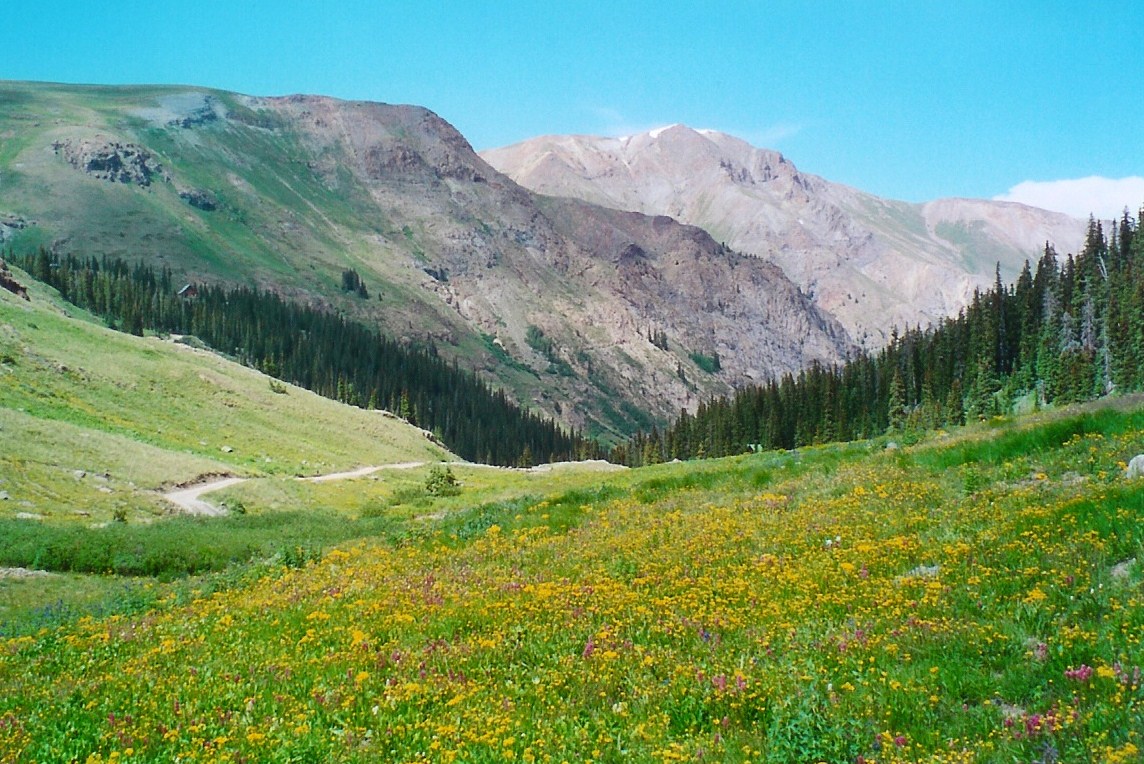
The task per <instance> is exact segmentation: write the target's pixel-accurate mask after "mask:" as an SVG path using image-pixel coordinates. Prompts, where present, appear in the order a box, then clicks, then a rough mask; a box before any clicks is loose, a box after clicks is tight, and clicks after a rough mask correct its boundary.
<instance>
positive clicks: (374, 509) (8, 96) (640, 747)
mask: <svg viewBox="0 0 1144 764" xmlns="http://www.w3.org/2000/svg"><path fill="white" fill-rule="evenodd" d="M923 169H924V168H923ZM920 171H921V170H920V169H919V172H920ZM1141 217H1144V212H1142V213H1141V216H1140V217H1136V216H1134V215H1133V214H1132V213H1131V212H1130V211H1129V209H1125V210H1124V211H1123V213H1122V214H1120V215H1119V216H1118V217H1116V218H1113V219H1108V218H1102V217H1099V214H1098V213H1094V214H1093V215H1092V216H1090V217H1089V218H1088V220H1087V222H1086V221H1085V220H1082V219H1076V218H1073V217H1070V216H1068V215H1065V214H1063V213H1059V212H1050V211H1047V210H1040V209H1035V208H1032V207H1028V206H1025V205H1022V204H1018V203H1015V202H1009V201H1005V202H1002V201H987V200H983V199H976V200H974V199H938V200H933V201H931V202H926V203H911V202H903V201H896V200H891V199H884V198H881V197H877V196H874V195H873V194H870V193H866V192H863V191H858V190H856V189H853V188H849V187H847V186H843V185H842V184H839V183H833V182H830V181H827V180H825V179H823V178H820V177H817V176H815V175H811V174H809V173H807V172H804V171H802V170H799V169H797V168H796V167H795V166H794V164H793V163H792V162H791V161H790V160H789V159H787V158H786V157H784V156H783V155H782V154H779V153H778V152H777V151H773V150H769V149H762V148H756V147H753V146H751V145H750V144H748V143H747V142H745V141H742V140H740V139H738V138H732V137H731V136H729V135H726V134H724V133H721V132H718V131H714V130H692V129H691V128H687V127H685V126H682V125H672V126H670V127H664V128H656V129H654V130H650V131H643V132H640V131H634V132H633V133H632V134H631V135H625V136H623V137H599V136H582V135H576V136H544V137H542V138H536V139H533V140H530V141H525V142H524V143H520V144H517V145H514V146H510V147H506V148H502V149H493V150H485V151H482V152H481V153H477V152H476V151H474V150H473V147H472V146H470V145H469V142H468V141H467V140H466V138H465V137H464V136H462V134H461V133H460V132H459V131H458V130H457V129H456V128H454V127H453V126H452V125H450V124H449V123H448V122H446V121H445V120H444V119H442V118H441V117H439V116H437V114H435V113H433V112H431V111H429V110H428V109H425V108H422V107H419V106H395V105H389V104H381V103H373V102H368V101H348V100H339V99H336V98H331V97H325V96H314V95H294V96H282V97H261V96H248V95H242V94H239V93H234V92H229V91H224V90H219V89H212V88H205V87H190V86H173V85H154V86H150V85H149V86H144V85H116V86H112V85H87V86H81V85H64V84H47V83H28V82H0V256H2V259H0V764H17V763H19V764H24V763H25V762H27V763H32V762H35V763H37V764H55V763H56V762H69V763H70V762H76V763H78V764H112V763H114V764H127V763H128V762H131V763H136V764H144V763H146V764H151V763H154V762H163V763H169V764H186V763H189V762H232V763H234V764H241V763H247V764H250V763H253V762H276V763H279V764H302V763H310V762H347V763H349V762H362V763H365V762H406V763H408V764H436V763H438V762H443V763H452V762H456V763H457V764H462V763H464V764H470V763H471V764H480V763H487V764H493V763H498V762H524V763H525V764H537V763H544V764H557V763H559V764H565V763H567V764H573V763H578V762H595V763H597V764H605V763H617V764H618V763H619V762H728V763H731V762H735V763H738V762H757V763H759V764H786V763H787V762H797V763H802V762H805V763H806V764H817V763H819V762H829V763H831V764H835V763H838V764H921V763H924V764H969V763H970V762H989V763H991V764H993V763H995V764H1002V763H1004V764H1009V763H1011V762H1022V763H1027V764H1033V763H1034V762H1035V763H1037V764H1057V763H1060V764H1063V763H1065V762H1102V763H1104V764H1129V763H1130V762H1139V761H1142V760H1144V232H1142V231H1141V230H1140V219H1141Z"/></svg>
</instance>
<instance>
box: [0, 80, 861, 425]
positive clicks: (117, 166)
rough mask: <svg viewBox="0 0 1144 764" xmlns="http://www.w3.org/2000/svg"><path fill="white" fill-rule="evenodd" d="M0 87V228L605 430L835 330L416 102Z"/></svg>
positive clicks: (760, 272)
mask: <svg viewBox="0 0 1144 764" xmlns="http://www.w3.org/2000/svg"><path fill="white" fill-rule="evenodd" d="M0 103H3V104H4V107H5V108H3V109H0V134H4V135H6V136H8V137H9V139H10V140H9V142H8V144H7V146H8V148H7V149H6V151H4V152H3V153H0V218H3V219H13V220H17V219H18V220H20V221H27V223H26V225H24V227H22V228H9V229H8V234H7V236H8V242H7V246H11V247H14V248H18V249H25V248H29V247H35V246H46V247H48V248H49V249H50V250H52V251H54V252H57V253H60V254H64V253H74V254H78V255H83V256H97V257H98V256H100V255H104V254H107V255H111V256H116V257H126V258H128V259H138V260H142V261H144V262H149V263H152V264H155V265H159V266H166V267H170V268H171V269H172V270H173V271H174V272H175V273H176V275H177V276H178V278H179V279H180V280H184V279H185V280H206V281H226V282H231V283H242V284H251V285H256V286H259V287H261V288H264V289H271V290H273V291H275V292H278V293H279V294H282V295H284V296H288V297H291V298H293V299H297V300H301V301H305V302H308V303H317V304H324V305H326V306H328V307H329V309H332V310H338V311H343V312H346V313H349V314H351V315H354V316H355V317H357V318H358V319H360V320H363V321H366V322H368V323H370V324H375V325H377V326H378V327H379V328H380V329H381V330H382V331H384V332H386V333H387V334H390V335H391V336H395V337H398V338H401V339H404V340H406V341H408V342H411V343H432V344H433V346H434V347H436V348H437V350H438V352H440V353H442V354H445V355H446V356H447V357H451V358H455V359H456V360H457V362H458V363H459V364H462V365H464V366H466V367H468V368H473V369H475V370H477V371H478V372H479V373H481V374H483V375H485V376H487V377H489V378H491V379H492V380H494V381H495V382H496V383H497V384H498V385H500V386H502V387H503V388H504V389H505V390H506V392H507V393H508V394H509V396H510V397H513V398H515V399H517V400H518V401H521V402H523V403H525V404H526V405H528V406H530V407H532V408H534V409H538V410H541V411H543V412H545V413H548V414H550V415H552V416H555V417H557V418H558V419H560V420H562V421H564V422H565V423H567V424H569V425H571V426H575V427H577V428H581V429H583V430H586V431H588V432H589V433H595V434H599V435H601V436H603V437H605V439H608V438H611V439H614V438H617V437H621V436H622V435H624V434H626V433H627V432H630V431H631V430H632V429H633V428H635V427H646V426H650V425H651V424H654V423H656V422H657V421H664V419H665V418H666V417H669V416H672V415H674V414H676V413H678V411H679V409H680V408H686V407H693V406H695V405H696V404H697V403H698V401H699V400H701V399H703V398H706V397H708V396H710V395H713V394H720V393H725V392H728V391H730V390H731V389H732V388H733V387H735V386H738V385H741V384H743V383H746V382H749V381H752V380H756V381H757V380H762V379H766V378H769V377H772V376H775V375H778V374H781V373H783V372H787V371H796V370H798V369H800V368H803V367H804V366H805V365H806V364H808V363H811V362H814V361H820V362H825V363H831V362H836V361H838V360H841V359H842V358H844V357H845V356H846V355H847V354H848V353H849V352H851V350H852V347H853V346H852V344H851V343H850V341H849V338H848V336H847V335H846V332H845V331H844V330H843V329H842V328H841V327H840V326H839V325H838V324H837V322H835V321H834V320H833V319H832V318H831V317H830V316H829V315H828V314H826V313H824V312H823V311H821V310H819V309H818V308H817V307H816V306H814V305H813V304H812V303H811V301H810V300H809V299H808V298H807V296H806V295H805V294H803V293H802V292H801V291H800V290H799V289H798V288H797V287H796V286H795V285H794V284H793V283H791V282H790V280H789V279H787V278H786V277H785V276H784V275H783V273H782V272H781V271H780V270H779V269H777V268H775V267H774V266H772V265H771V264H769V263H766V262H764V261H762V260H759V259H757V258H751V257H744V256H742V255H740V254H738V253H736V252H734V251H732V250H731V249H730V248H728V247H725V246H723V245H720V244H719V243H717V242H716V241H714V240H713V239H712V238H711V237H710V236H709V235H708V234H707V233H706V232H704V231H702V230H700V229H698V228H693V227H689V226H685V225H681V224H679V223H677V222H675V221H674V220H671V219H669V218H667V217H663V216H658V217H656V216H646V215H641V214H635V213H625V212H617V211H615V210H611V209H606V208H601V207H597V206H594V205H591V204H586V203H584V202H580V201H574V200H567V199H563V200H562V199H551V198H547V197H543V196H538V195H536V194H535V193H533V192H531V191H528V190H526V189H524V188H522V187H521V186H519V185H518V184H516V183H515V182H514V181H512V180H511V179H509V178H507V177H505V176H503V175H501V174H500V173H498V172H497V171H496V170H494V169H493V168H492V167H490V166H489V165H488V164H487V163H486V162H485V161H484V160H483V159H481V158H480V157H479V156H477V155H476V154H475V153H474V152H473V150H472V148H471V147H470V146H469V144H468V142H467V141H466V140H465V139H464V137H463V136H461V135H460V133H458V132H457V131H456V130H455V129H454V128H453V127H452V126H451V125H449V124H448V123H447V122H445V121H444V120H443V119H441V118H440V117H439V116H437V115H436V114H433V113H432V112H430V111H428V110H426V109H423V108H420V107H415V106H393V105H386V104H377V103H364V102H345V101H338V100H336V99H332V98H326V97H320V96H289V97H282V98H257V97H249V96H242V95H237V94H233V93H225V92H220V91H209V90H204V89H196V88H102V87H100V88H84V87H72V86H51V85H27V84H24V83H0ZM116 157H118V162H116V161H115V158H116ZM143 181H146V182H143ZM349 270H352V271H354V272H355V273H357V274H358V276H359V277H360V281H361V283H362V284H363V285H364V286H365V287H367V288H366V289H364V290H362V291H361V292H346V291H343V289H342V288H341V284H342V282H343V275H344V274H345V273H346V272H347V271H349ZM363 294H368V295H369V297H368V299H367V298H365V297H363V296H362V295H363ZM653 339H654V341H653ZM708 359H719V361H720V363H719V364H717V366H718V368H716V369H712V368H711V365H710V364H709V363H708V362H707V361H708Z"/></svg>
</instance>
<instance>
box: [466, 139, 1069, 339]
mask: <svg viewBox="0 0 1144 764" xmlns="http://www.w3.org/2000/svg"><path fill="white" fill-rule="evenodd" d="M482 156H484V158H485V159H486V161H488V162H489V164H491V165H492V166H493V167H495V168H496V169H497V170H499V171H500V172H502V173H504V174H506V175H508V176H509V177H511V178H512V179H513V180H515V181H517V182H518V183H520V184H521V185H522V186H525V187H526V188H530V189H532V190H533V191H538V192H540V193H543V194H548V195H552V196H571V197H576V198H580V199H583V200H586V201H590V202H593V203H596V204H602V205H605V206H609V207H613V208H616V209H621V210H630V211H634V212H641V213H643V214H646V215H668V216H670V217H673V218H675V219H676V220H679V221H680V222H683V223H688V224H690V225H695V226H698V227H700V228H703V229H705V230H706V231H707V232H708V233H710V234H711V236H712V237H714V238H715V240H717V241H722V242H725V243H727V244H728V245H730V246H731V247H732V248H733V249H736V250H738V251H740V252H746V253H749V254H753V255H758V256H760V257H762V258H764V259H767V260H770V261H771V262H773V263H775V264H777V265H778V266H779V267H781V268H782V269H783V270H784V271H785V272H786V274H787V275H788V276H789V277H790V278H791V279H793V280H794V281H795V282H796V283H797V284H799V286H800V287H802V289H803V290H804V291H805V292H806V293H807V294H810V295H812V296H813V297H814V299H815V301H816V302H817V304H818V305H819V307H821V308H824V309H825V310H827V311H828V312H830V313H832V314H833V315H834V316H835V317H837V318H838V319H839V320H840V321H841V322H842V324H843V325H844V326H845V327H846V328H847V329H848V330H849V331H850V333H851V335H852V336H853V337H855V338H857V339H860V340H861V339H862V338H867V342H868V343H869V345H871V346H877V345H880V344H882V343H883V342H884V341H885V340H886V339H888V337H889V333H890V330H891V328H892V327H894V326H897V327H904V326H915V325H918V324H921V325H927V324H931V323H933V322H935V321H937V320H939V319H941V318H943V317H945V316H949V315H953V314H956V313H957V311H958V310H959V309H960V308H962V307H964V305H965V304H966V302H967V301H968V299H969V298H970V297H971V296H972V294H973V291H974V289H975V288H978V287H981V288H988V286H989V285H990V284H992V280H993V276H994V266H995V265H996V264H997V263H1000V266H1001V272H1002V275H1003V277H1005V278H1015V277H1016V275H1017V273H1018V272H1019V271H1020V268H1021V266H1022V265H1023V264H1024V262H1025V260H1026V259H1027V258H1031V259H1034V260H1035V259H1036V258H1037V257H1039V254H1040V253H1039V248H1040V246H1042V245H1043V243H1044V242H1045V241H1046V240H1047V241H1053V242H1055V243H1056V245H1057V246H1058V248H1060V249H1062V250H1067V249H1071V248H1075V247H1077V246H1079V244H1080V242H1081V240H1082V237H1083V232H1084V228H1083V225H1082V224H1081V223H1080V222H1078V221H1073V220H1070V219H1065V218H1063V217H1062V216H1060V215H1056V214H1054V213H1049V212H1046V211H1044V210H1036V209H1033V208H1023V209H1019V208H1016V207H1012V206H1009V207H1006V206H1003V205H1001V204H999V203H997V202H990V201H985V200H978V201H969V200H962V201H956V202H955V201H943V200H938V201H936V202H931V203H929V204H926V205H920V204H909V203H906V202H900V201H894V200H890V199H881V198H878V197H876V196H874V195H872V194H867V193H864V192H862V191H859V190H857V189H853V188H849V187H847V186H843V185H841V184H837V183H831V182H829V181H827V180H824V179H822V178H819V177H817V176H814V175H810V174H807V173H802V172H800V171H799V170H798V169H797V168H796V167H795V166H794V164H792V163H791V162H790V161H789V160H787V159H786V158H785V157H784V156H783V155H782V154H780V153H779V152H777V151H772V150H769V149H763V148H757V147H755V146H752V145H751V144H750V143H748V142H747V141H744V140H742V139H740V138H736V137H734V136H731V135H728V134H726V133H722V132H720V131H717V130H710V129H702V130H695V129H692V128H690V127H687V126H686V125H682V124H678V123H676V124H671V125H666V126H664V127H659V128H656V129H654V130H651V131H648V132H646V133H641V134H639V135H636V136H630V137H628V138H624V139H618V140H617V139H614V138H613V139H606V138H590V137H585V136H578V137H577V138H576V139H575V141H574V142H573V143H569V142H567V141H565V140H563V139H561V138H560V137H558V136H549V137H546V138H542V139H534V140H533V141H526V142H524V143H520V144H517V145H516V146H509V147H507V148H503V149H496V150H493V151H487V152H484V153H483V154H482ZM538 157H542V158H543V161H539V160H538Z"/></svg>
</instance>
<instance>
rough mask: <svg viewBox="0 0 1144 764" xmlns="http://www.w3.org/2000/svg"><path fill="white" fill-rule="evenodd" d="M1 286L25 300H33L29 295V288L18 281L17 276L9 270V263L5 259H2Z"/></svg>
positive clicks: (0, 263)
mask: <svg viewBox="0 0 1144 764" xmlns="http://www.w3.org/2000/svg"><path fill="white" fill-rule="evenodd" d="M0 287H3V288H5V289H7V290H8V291H9V292H11V293H12V294H14V295H17V296H19V297H23V298H24V299H25V300H31V298H30V297H28V290H27V289H26V288H25V287H24V285H23V284H21V283H20V282H19V281H16V277H15V276H13V275H12V272H11V271H10V270H8V263H6V262H4V260H3V259H0Z"/></svg>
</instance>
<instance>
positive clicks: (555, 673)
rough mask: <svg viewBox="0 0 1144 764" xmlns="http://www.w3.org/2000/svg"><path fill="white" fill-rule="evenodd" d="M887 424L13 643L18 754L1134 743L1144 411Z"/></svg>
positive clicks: (888, 749) (934, 748) (1, 646)
mask: <svg viewBox="0 0 1144 764" xmlns="http://www.w3.org/2000/svg"><path fill="white" fill-rule="evenodd" d="M886 445H887V444H886V442H885V439H884V438H883V439H881V440H879V441H871V442H863V443H856V444H850V445H834V446H823V447H817V448H808V449H802V450H799V451H797V452H786V451H781V452H771V453H763V454H757V455H749V456H741V457H734V458H729V459H724V460H718V461H710V462H699V463H680V464H669V465H658V466H655V467H648V468H642V469H639V470H632V471H630V472H626V473H616V474H609V475H601V476H600V477H599V478H598V480H599V485H597V486H595V487H594V488H593V489H592V490H580V491H570V492H565V493H563V494H555V495H551V496H548V497H536V498H535V500H533V499H529V500H527V501H515V502H508V501H505V502H500V503H492V504H486V505H483V506H480V507H477V506H474V507H468V508H464V507H463V508H461V509H457V510H451V512H450V513H445V514H444V515H443V516H440V515H439V514H431V515H430V516H429V517H427V518H421V519H416V520H410V531H409V532H408V533H407V534H405V535H402V536H400V537H395V538H386V539H381V538H377V539H373V538H367V539H364V540H362V539H359V540H356V541H352V542H349V543H346V544H344V545H342V546H338V547H336V548H334V549H333V550H332V551H329V552H328V553H326V554H325V555H324V556H322V557H321V558H320V559H318V560H313V561H310V562H308V563H305V564H302V565H300V566H294V567H288V566H284V565H274V564H264V565H262V566H261V567H257V568H251V574H250V575H248V576H247V578H246V579H244V581H243V583H242V584H241V585H235V586H233V587H230V588H222V589H219V590H216V591H213V592H207V591H203V592H202V593H201V594H199V595H196V596H191V597H185V596H184V597H176V596H174V595H173V594H172V595H170V596H169V597H165V598H164V597H162V596H160V597H158V598H157V599H156V601H155V602H154V604H153V605H151V606H149V607H147V608H145V609H142V610H137V611H133V612H126V613H119V614H113V615H110V616H103V617H83V618H79V619H77V620H64V621H61V622H60V623H58V624H53V625H51V626H49V627H45V628H42V629H40V630H39V631H36V632H35V633H30V634H25V635H19V636H11V637H9V638H7V639H3V640H0V688H2V690H3V691H2V692H0V761H3V762H66V761H77V762H86V763H87V764H96V763H97V762H100V763H105V762H192V761H211V762H316V761H335V762H359V761H360V762H377V761H395V762H504V761H520V762H527V763H529V764H531V763H532V762H588V761H591V762H626V761H649V762H675V761H719V762H820V761H822V762H854V763H865V764H873V763H874V762H885V763H889V762H977V761H990V762H1033V761H1039V762H1056V761H1060V762H1075V761H1101V762H1109V763H1112V762H1131V761H1139V760H1140V759H1141V754H1140V751H1141V747H1142V746H1144V741H1142V736H1144V680H1142V677H1141V671H1142V668H1144V648H1142V647H1141V638H1142V637H1144V567H1142V562H1141V561H1142V559H1144V558H1142V554H1144V530H1142V526H1141V519H1142V517H1144V483H1141V482H1139V481H1137V482H1133V481H1129V480H1127V479H1126V478H1125V476H1124V466H1125V463H1126V461H1127V460H1128V459H1129V458H1131V456H1132V455H1134V454H1136V453H1139V452H1141V451H1144V412H1142V411H1141V410H1140V409H1135V410H1133V409H1131V408H1128V409H1118V408H1115V407H1113V408H1105V409H1100V410H1094V411H1087V412H1080V413H1072V414H1069V415H1056V416H1052V417H1049V416H1043V417H1040V418H1037V419H1033V420H1029V421H1024V422H1021V421H1017V422H1013V421H1008V420H1004V421H1003V420H995V421H994V422H993V423H991V424H986V425H982V426H980V427H978V428H976V429H972V430H968V431H964V432H958V433H953V434H938V435H936V436H934V437H932V438H930V439H928V440H925V441H923V442H920V443H917V444H915V445H909V446H904V447H901V448H896V447H893V446H891V447H890V448H886V447H885V446H886ZM463 496H464V494H462V498H463ZM453 501H454V502H455V501H456V499H454V500H453ZM451 506H461V505H456V504H455V505H451Z"/></svg>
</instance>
